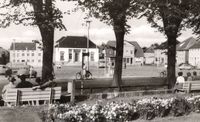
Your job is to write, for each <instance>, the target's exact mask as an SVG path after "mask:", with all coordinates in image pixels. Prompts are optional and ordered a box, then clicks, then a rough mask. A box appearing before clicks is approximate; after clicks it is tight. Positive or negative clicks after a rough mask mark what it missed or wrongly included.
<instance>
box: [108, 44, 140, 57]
mask: <svg viewBox="0 0 200 122" xmlns="http://www.w3.org/2000/svg"><path fill="white" fill-rule="evenodd" d="M126 42H128V43H129V44H131V45H133V46H134V47H135V50H136V51H135V57H144V53H143V50H142V48H141V47H140V45H139V44H138V43H137V42H136V41H126ZM107 45H108V46H109V47H113V48H116V41H108V42H107Z"/></svg>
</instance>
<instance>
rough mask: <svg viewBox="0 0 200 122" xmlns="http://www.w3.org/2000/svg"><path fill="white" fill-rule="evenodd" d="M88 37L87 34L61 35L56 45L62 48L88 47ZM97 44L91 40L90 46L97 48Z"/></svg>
mask: <svg viewBox="0 0 200 122" xmlns="http://www.w3.org/2000/svg"><path fill="white" fill-rule="evenodd" d="M87 41H88V40H87V37H85V36H66V37H64V36H63V37H61V38H60V39H59V40H58V41H56V42H57V44H56V46H55V47H62V48H87ZM96 47H97V45H96V44H94V43H93V42H92V41H91V40H89V48H96Z"/></svg>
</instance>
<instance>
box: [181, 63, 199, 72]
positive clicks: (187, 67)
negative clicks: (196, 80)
mask: <svg viewBox="0 0 200 122" xmlns="http://www.w3.org/2000/svg"><path fill="white" fill-rule="evenodd" d="M178 69H180V70H191V69H195V67H194V66H192V65H191V64H188V63H182V64H180V65H179V66H178Z"/></svg>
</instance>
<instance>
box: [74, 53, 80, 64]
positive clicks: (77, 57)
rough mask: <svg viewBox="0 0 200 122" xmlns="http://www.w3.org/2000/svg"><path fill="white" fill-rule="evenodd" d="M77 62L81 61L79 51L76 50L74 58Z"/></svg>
mask: <svg viewBox="0 0 200 122" xmlns="http://www.w3.org/2000/svg"><path fill="white" fill-rule="evenodd" d="M74 61H75V62H78V61H79V53H78V52H75V59H74Z"/></svg>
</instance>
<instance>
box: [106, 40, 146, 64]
mask: <svg viewBox="0 0 200 122" xmlns="http://www.w3.org/2000/svg"><path fill="white" fill-rule="evenodd" d="M107 47H108V48H107V50H106V51H105V52H106V57H108V58H110V61H114V59H115V56H116V41H108V42H107ZM143 57H144V54H143V50H142V48H141V47H140V46H139V44H138V43H137V42H135V41H124V50H123V63H124V64H126V65H136V64H142V63H143Z"/></svg>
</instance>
